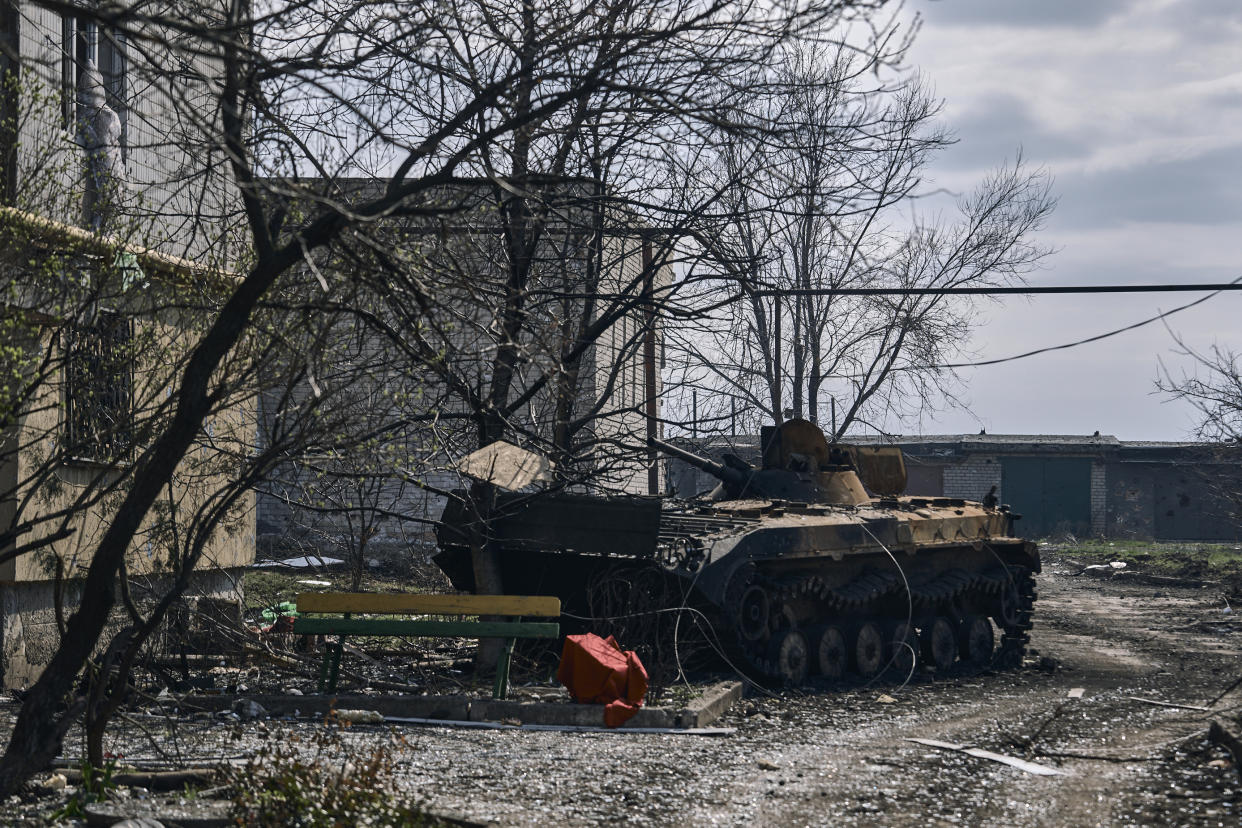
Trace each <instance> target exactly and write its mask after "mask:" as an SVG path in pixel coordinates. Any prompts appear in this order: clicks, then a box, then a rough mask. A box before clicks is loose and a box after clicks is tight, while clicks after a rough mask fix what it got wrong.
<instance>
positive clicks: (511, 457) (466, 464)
mask: <svg viewBox="0 0 1242 828" xmlns="http://www.w3.org/2000/svg"><path fill="white" fill-rule="evenodd" d="M457 470H458V471H459V472H461V473H462V474H464V475H466V476H467V477H473V478H474V479H475V480H481V481H483V482H485V483H491V484H493V485H495V486H499V487H500V488H502V489H507V490H508V491H511V492H516V491H519V490H521V489H524V488H526V487H527V486H529V485H531V484H532V483H537V482H540V481H544V480H547V479H548V477H549V472H551V470H552V464H551V463H549V462H548V459H547V458H546V457H543V456H542V455H539V454H535V453H534V452H533V451H527V450H526V449H522V448H518V447H517V446H515V445H513V444H512V443H506V442H505V441H504V440H497V441H496V442H494V443H491V444H490V445H486V446H484V447H483V448H481V449H479V450H478V451H474V452H471V453H470V454H467V455H466V456H465V457H463V458H462V459H461V460H459V461H457Z"/></svg>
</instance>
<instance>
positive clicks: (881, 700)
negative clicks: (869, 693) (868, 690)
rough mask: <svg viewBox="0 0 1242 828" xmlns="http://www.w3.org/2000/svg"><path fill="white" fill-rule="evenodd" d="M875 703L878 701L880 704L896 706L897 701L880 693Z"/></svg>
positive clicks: (886, 694)
mask: <svg viewBox="0 0 1242 828" xmlns="http://www.w3.org/2000/svg"><path fill="white" fill-rule="evenodd" d="M876 701H878V702H879V703H880V704H896V703H897V700H896V699H895V698H893V697H892V696H890V695H889V694H888V693H881V694H880V697H879V698H877V699H876Z"/></svg>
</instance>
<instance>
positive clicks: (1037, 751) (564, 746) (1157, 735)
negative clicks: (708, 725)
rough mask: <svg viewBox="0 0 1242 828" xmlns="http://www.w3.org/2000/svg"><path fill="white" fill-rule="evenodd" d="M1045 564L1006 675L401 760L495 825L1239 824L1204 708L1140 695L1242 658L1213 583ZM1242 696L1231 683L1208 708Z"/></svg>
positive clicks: (1240, 663)
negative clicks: (1030, 652) (1104, 577)
mask: <svg viewBox="0 0 1242 828" xmlns="http://www.w3.org/2000/svg"><path fill="white" fill-rule="evenodd" d="M1046 570H1047V571H1046V573H1045V575H1044V576H1043V577H1042V578H1041V580H1040V587H1039V589H1040V600H1039V604H1038V613H1037V619H1038V620H1037V625H1036V629H1035V631H1034V633H1033V642H1032V646H1033V647H1034V648H1035V649H1036V650H1038V652H1039V656H1040V658H1039V659H1029V660H1028V665H1027V666H1026V667H1024V668H1023V669H1022V670H1019V671H1016V672H1009V673H1001V674H994V675H983V676H975V677H971V678H968V679H961V680H950V681H938V682H923V683H917V684H912V685H909V686H906V687H904V688H898V687H896V686H893V685H887V686H874V687H871V688H866V689H856V690H852V691H849V692H845V693H816V694H793V693H785V694H782V695H779V696H775V697H757V698H754V699H753V700H748V701H746V702H743V703H741V704H740V705H737V706H735V708H734V710H733V711H732V712H731V713H730V714H729V715H728V716H727V717H726V718H725V719H724V720H723V721H722V722H720V724H722V725H728V726H734V727H736V728H737V732H736V734H735V735H733V736H730V737H718V738H711V737H694V736H663V735H650V736H640V735H623V734H562V733H556V734H553V733H526V732H515V731H482V732H480V731H464V730H452V729H448V728H434V729H425V730H418V731H414V732H411V733H410V734H409V735H408V739H409V743H410V745H411V748H412V749H411V750H410V752H409V755H408V756H407V757H406V760H405V761H404V762H403V764H402V773H403V777H404V779H405V780H406V782H407V783H408V785H409V786H410V788H411V789H412V790H416V791H418V792H419V793H420V794H421V795H422V796H423V797H425V799H426V801H427V804H428V805H429V806H430V807H432V808H434V809H436V810H439V811H442V812H445V813H449V814H455V815H459V816H462V817H466V818H469V819H472V820H477V821H481V822H492V823H497V824H502V825H536V824H538V825H547V824H573V825H590V824H599V823H602V822H621V821H623V822H626V823H629V824H635V825H667V824H678V825H737V824H748V825H781V826H788V825H825V824H831V825H836V826H843V825H845V826H848V825H892V826H896V825H918V826H926V825H1049V826H1052V825H1055V826H1066V825H1074V826H1089V825H1153V824H1156V825H1177V824H1186V825H1221V826H1236V825H1238V824H1239V815H1240V814H1242V795H1240V793H1239V788H1240V787H1242V786H1240V785H1239V784H1238V781H1239V780H1238V776H1237V773H1236V772H1235V771H1234V769H1233V768H1232V767H1229V766H1226V764H1225V763H1224V762H1222V761H1221V758H1222V757H1224V756H1225V754H1224V753H1223V751H1220V750H1216V749H1212V748H1210V747H1209V746H1208V744H1207V742H1206V738H1205V735H1204V734H1205V732H1206V729H1207V724H1208V722H1209V721H1210V719H1211V717H1212V714H1209V713H1206V712H1202V711H1196V710H1186V709H1179V708H1171V707H1160V706H1156V705H1151V704H1146V703H1144V702H1140V701H1136V700H1134V698H1133V697H1136V696H1138V697H1143V698H1148V699H1156V700H1161V701H1166V702H1170V703H1178V704H1189V705H1203V704H1205V702H1206V701H1208V700H1210V699H1211V698H1212V697H1214V696H1215V695H1217V693H1219V692H1220V691H1221V690H1222V689H1224V687H1226V686H1228V684H1229V683H1230V682H1231V681H1232V679H1233V678H1234V677H1235V676H1237V675H1238V674H1239V672H1242V659H1239V654H1240V652H1242V627H1240V626H1238V625H1233V624H1229V623H1228V621H1229V619H1230V618H1231V617H1232V616H1231V615H1227V614H1225V613H1223V609H1224V607H1225V603H1224V601H1223V598H1222V595H1221V592H1220V591H1219V590H1218V589H1217V590H1214V589H1212V588H1211V587H1203V588H1175V587H1169V586H1164V585H1161V586H1150V585H1132V584H1131V582H1129V581H1128V580H1125V579H1122V578H1114V579H1112V580H1108V581H1101V580H1095V579H1091V578H1088V577H1073V576H1072V575H1071V574H1070V573H1071V572H1072V571H1073V569H1072V568H1071V567H1070V566H1068V565H1063V564H1058V563H1055V562H1053V563H1051V564H1050V565H1049V566H1047V567H1046ZM1205 622H1206V623H1205ZM1040 660H1042V661H1043V664H1042V665H1039V664H1038V663H1037V662H1038V661H1040ZM1074 688H1082V690H1083V694H1082V697H1081V698H1079V699H1072V698H1068V694H1069V692H1070V691H1071V690H1072V689H1074ZM884 695H887V696H889V697H891V698H893V699H895V701H892V702H887V703H886V702H885V701H882V700H881V698H882V696H884ZM1239 706H1242V693H1238V692H1236V691H1235V693H1233V694H1230V695H1229V696H1227V697H1226V698H1225V699H1224V700H1222V702H1221V703H1220V704H1219V705H1218V706H1217V707H1216V715H1217V716H1221V715H1226V716H1233V717H1234V719H1235V720H1236V717H1237V710H1238V708H1239ZM1226 711H1227V712H1226ZM907 738H927V739H936V740H941V741H946V742H952V743H959V744H969V745H972V746H978V747H982V748H986V749H990V750H993V751H997V752H1000V753H1005V754H1008V755H1012V756H1017V757H1023V758H1027V759H1030V760H1032V761H1035V762H1039V763H1042V764H1046V765H1049V766H1052V767H1056V768H1058V769H1060V770H1062V771H1064V774H1065V775H1058V776H1037V775H1032V774H1030V773H1026V772H1024V771H1021V770H1018V769H1016V768H1013V767H1009V766H1006V765H1002V764H999V763H996V762H993V761H989V760H987V759H980V758H975V757H972V756H967V755H964V754H961V753H956V752H950V751H945V750H940V749H936V748H929V747H925V746H924V745H921V744H915V743H912V742H908V741H906V739H907ZM1085 757H1091V758H1085Z"/></svg>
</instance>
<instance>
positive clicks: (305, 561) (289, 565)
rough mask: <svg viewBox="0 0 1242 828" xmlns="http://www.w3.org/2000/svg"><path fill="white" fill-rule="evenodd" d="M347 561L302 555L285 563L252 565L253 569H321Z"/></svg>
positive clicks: (275, 562) (258, 562)
mask: <svg viewBox="0 0 1242 828" xmlns="http://www.w3.org/2000/svg"><path fill="white" fill-rule="evenodd" d="M343 563H345V561H343V560H341V559H340V558H323V557H320V556H319V555H301V556H299V557H296V558H285V559H284V560H283V561H257V562H255V563H253V564H251V565H250V568H251V569H280V568H282V567H283V568H286V569H319V568H320V567H325V566H337V565H339V564H343Z"/></svg>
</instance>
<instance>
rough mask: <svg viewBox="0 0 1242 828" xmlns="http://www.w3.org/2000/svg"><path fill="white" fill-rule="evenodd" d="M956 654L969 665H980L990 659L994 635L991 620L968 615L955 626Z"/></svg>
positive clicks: (994, 641) (994, 644)
mask: <svg viewBox="0 0 1242 828" xmlns="http://www.w3.org/2000/svg"><path fill="white" fill-rule="evenodd" d="M957 636H958V637H957V641H958V654H959V655H961V657H962V661H963V662H965V663H966V664H968V665H970V666H971V667H982V666H983V665H985V664H987V663H988V662H989V661H991V660H992V648H993V647H995V646H996V635H995V633H994V632H993V631H992V622H990V621H988V619H987V618H985V617H983V616H982V615H968V616H966V617H965V618H963V619H962V623H961V625H959V626H958V628H957Z"/></svg>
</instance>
